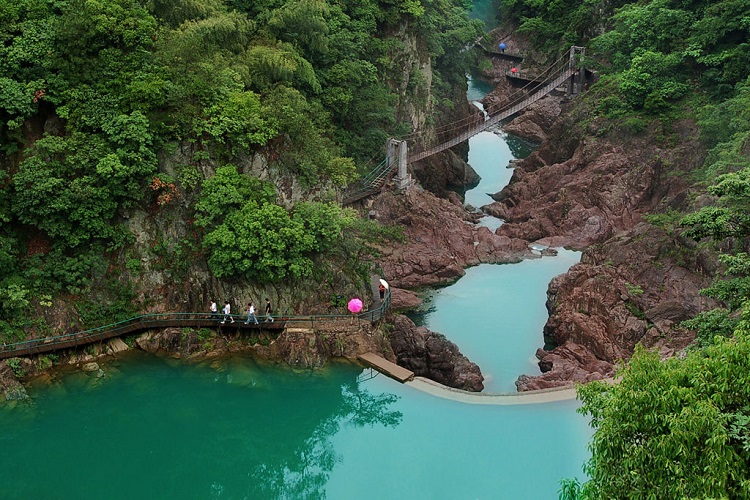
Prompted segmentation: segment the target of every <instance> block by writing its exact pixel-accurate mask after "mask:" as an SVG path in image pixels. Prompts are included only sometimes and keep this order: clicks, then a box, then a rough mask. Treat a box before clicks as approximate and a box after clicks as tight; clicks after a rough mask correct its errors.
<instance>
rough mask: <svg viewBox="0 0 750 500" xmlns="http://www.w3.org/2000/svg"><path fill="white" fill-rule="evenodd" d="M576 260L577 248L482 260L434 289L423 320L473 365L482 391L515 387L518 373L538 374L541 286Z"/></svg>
mask: <svg viewBox="0 0 750 500" xmlns="http://www.w3.org/2000/svg"><path fill="white" fill-rule="evenodd" d="M579 260H580V252H573V251H569V250H563V249H560V250H559V254H558V255H557V256H556V257H543V258H541V259H538V260H525V261H523V262H521V263H519V264H505V265H490V264H483V265H480V266H476V267H472V268H470V269H467V270H466V275H465V276H463V277H462V278H461V279H459V280H458V281H457V282H456V283H455V284H453V285H451V286H448V287H445V288H442V289H438V290H436V291H435V292H434V293H433V294H432V296H431V298H430V310H429V311H428V312H427V314H426V315H425V316H424V319H423V323H424V324H425V326H427V327H428V328H430V329H431V330H433V331H436V332H440V333H442V334H444V335H445V336H446V337H448V338H449V339H450V340H452V341H453V342H455V343H456V344H457V345H458V346H459V347H460V349H461V352H462V353H464V354H465V355H466V356H467V357H468V358H469V359H471V360H472V361H473V362H475V363H476V364H478V365H479V368H480V369H481V370H482V374H483V375H484V377H485V384H484V385H485V391H487V392H515V391H516V386H515V381H516V379H517V378H518V376H519V375H521V374H528V375H538V374H540V371H539V366H538V365H537V359H536V357H535V356H534V353H535V352H536V350H537V348H540V347H543V346H544V337H543V334H542V329H543V327H544V323H545V322H546V321H547V317H548V314H547V309H546V307H545V301H546V298H547V285H548V284H549V282H550V280H551V279H552V278H553V277H555V276H557V275H558V274H562V273H564V272H566V271H567V270H568V269H569V268H570V267H571V266H572V265H574V264H576V263H577V262H578V261H579Z"/></svg>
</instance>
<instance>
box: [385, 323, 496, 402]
mask: <svg viewBox="0 0 750 500" xmlns="http://www.w3.org/2000/svg"><path fill="white" fill-rule="evenodd" d="M394 324H395V329H394V331H393V333H392V334H391V336H390V341H391V347H392V348H393V352H394V353H395V354H396V358H397V362H398V365H399V366H403V367H404V368H407V369H409V370H411V371H413V372H414V374H415V375H418V376H420V377H427V378H429V379H430V380H434V381H436V382H439V383H441V384H443V385H447V386H448V387H454V388H456V389H463V390H465V391H472V392H479V391H481V390H482V389H484V383H483V381H484V377H483V376H482V373H481V371H480V370H479V367H478V366H477V365H476V364H475V363H472V362H471V361H469V360H468V359H467V358H466V356H464V355H463V354H461V352H460V351H459V349H458V347H457V346H456V344H454V343H453V342H451V341H450V340H448V339H446V338H445V337H444V336H442V335H440V334H438V333H435V332H431V331H430V330H428V329H427V328H425V327H423V326H416V325H415V324H414V323H413V322H412V321H411V320H410V319H409V318H407V317H406V316H403V315H397V316H396V317H395V320H394Z"/></svg>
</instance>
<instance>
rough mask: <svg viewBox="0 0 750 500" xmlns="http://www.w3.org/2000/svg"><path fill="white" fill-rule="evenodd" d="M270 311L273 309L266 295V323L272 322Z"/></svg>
mask: <svg viewBox="0 0 750 500" xmlns="http://www.w3.org/2000/svg"><path fill="white" fill-rule="evenodd" d="M271 313H273V309H271V301H270V300H268V297H266V323H273V316H271Z"/></svg>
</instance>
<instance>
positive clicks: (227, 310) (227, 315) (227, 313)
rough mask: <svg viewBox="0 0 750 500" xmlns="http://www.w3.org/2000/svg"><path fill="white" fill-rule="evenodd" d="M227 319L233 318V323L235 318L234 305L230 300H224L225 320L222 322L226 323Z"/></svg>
mask: <svg viewBox="0 0 750 500" xmlns="http://www.w3.org/2000/svg"><path fill="white" fill-rule="evenodd" d="M227 319H231V320H232V323H234V318H233V317H232V306H230V305H229V302H224V320H223V321H222V322H221V324H222V325H223V324H224V323H226V322H227Z"/></svg>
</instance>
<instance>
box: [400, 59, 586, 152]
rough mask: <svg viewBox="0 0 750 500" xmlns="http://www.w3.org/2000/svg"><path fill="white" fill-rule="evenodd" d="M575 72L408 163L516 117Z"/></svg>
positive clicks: (569, 70) (554, 81)
mask: <svg viewBox="0 0 750 500" xmlns="http://www.w3.org/2000/svg"><path fill="white" fill-rule="evenodd" d="M575 72H576V70H575V69H570V68H568V69H566V70H564V71H563V72H562V73H561V74H560V75H559V76H558V77H557V78H555V79H554V80H552V81H550V82H548V83H546V84H545V85H544V86H543V87H541V88H540V89H539V90H537V91H536V92H534V93H533V94H531V95H530V96H529V97H527V98H526V99H525V100H523V101H521V102H519V103H516V104H515V105H513V106H510V107H508V108H506V109H504V110H502V111H499V112H497V113H495V114H493V115H492V116H490V117H489V119H487V120H485V121H483V122H480V123H479V124H478V125H476V126H475V127H473V128H470V129H469V130H466V131H465V132H463V133H461V134H459V135H457V136H455V137H453V138H452V139H449V140H447V141H445V142H443V143H442V144H439V145H437V146H435V147H433V148H430V149H428V150H426V151H421V152H419V153H416V154H413V155H409V160H408V162H409V163H413V162H415V161H419V160H423V159H424V158H427V157H428V156H432V155H434V154H436V153H439V152H441V151H445V150H446V149H450V148H452V147H453V146H456V145H458V144H461V143H462V142H464V141H466V140H468V139H469V138H471V137H473V136H475V135H477V134H478V133H480V132H483V131H485V130H487V129H488V128H490V127H492V126H493V125H496V124H498V123H500V122H501V121H502V120H505V119H506V118H508V117H510V116H513V115H515V114H516V113H518V112H519V111H521V110H523V109H524V108H527V107H528V106H531V105H532V104H534V103H535V102H537V101H538V100H539V99H541V98H542V97H544V96H546V95H547V94H549V93H550V92H552V91H553V90H555V89H556V88H557V87H559V86H560V85H562V84H563V83H564V82H566V81H567V80H568V79H569V78H570V77H572V76H573V75H574V74H575Z"/></svg>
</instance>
